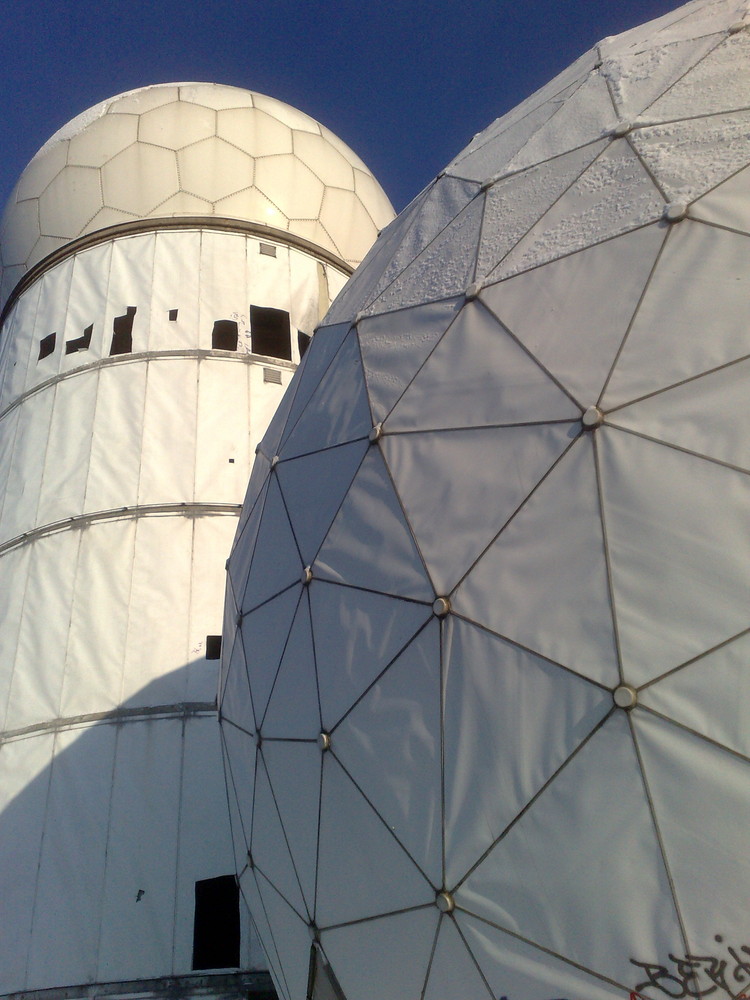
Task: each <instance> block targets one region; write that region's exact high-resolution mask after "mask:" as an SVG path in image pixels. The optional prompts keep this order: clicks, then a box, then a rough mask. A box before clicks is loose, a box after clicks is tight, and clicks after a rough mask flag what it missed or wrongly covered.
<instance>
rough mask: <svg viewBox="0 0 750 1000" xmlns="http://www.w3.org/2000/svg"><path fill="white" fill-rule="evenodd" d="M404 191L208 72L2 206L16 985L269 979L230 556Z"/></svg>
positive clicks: (113, 112)
mask: <svg viewBox="0 0 750 1000" xmlns="http://www.w3.org/2000/svg"><path fill="white" fill-rule="evenodd" d="M392 214H393V213H392V210H391V207H390V205H389V203H388V200H387V198H386V197H385V195H384V194H383V192H382V190H381V189H380V187H379V186H378V184H377V182H376V181H375V180H374V178H373V177H372V175H371V174H370V172H369V171H368V170H367V168H366V167H365V166H364V164H363V163H362V162H361V161H360V160H359V159H358V158H357V157H356V156H355V155H354V154H353V153H352V152H351V150H349V149H348V148H347V147H346V146H345V145H344V144H343V143H341V142H340V140H338V139H337V138H336V137H335V136H334V135H333V134H332V133H330V132H329V131H328V130H327V129H325V128H324V127H323V126H321V125H319V124H318V123H317V122H315V121H313V120H312V119H311V118H309V117H308V116H307V115H304V114H302V113H301V112H299V111H297V110H295V109H293V108H291V107H289V106H287V105H285V104H282V103H280V102H279V101H276V100H273V99H272V98H269V97H265V96H262V95H258V94H254V93H250V92H248V91H244V90H238V89H236V88H233V87H226V86H217V85H209V84H173V85H160V86H155V87H147V88H144V89H142V90H137V91H133V92H131V93H128V94H123V95H121V96H119V97H115V98H113V99H111V100H109V101H106V102H104V103H103V104H100V105H98V106H97V107H95V108H92V109H91V110H89V111H87V112H85V113H84V114H83V115H81V116H79V117H78V118H76V119H74V121H72V122H71V123H70V124H69V125H67V126H65V127H64V128H63V129H61V130H60V132H58V133H57V134H56V135H55V136H53V138H52V139H51V140H50V141H49V142H48V143H47V144H46V145H45V146H44V147H43V148H42V149H41V150H40V152H39V153H38V154H37V155H36V156H35V157H34V159H33V160H32V161H31V163H30V164H29V166H28V167H27V168H26V170H25V171H24V172H23V174H22V175H21V178H20V180H19V182H18V185H17V187H16V189H15V191H14V192H13V195H12V197H11V199H10V202H9V205H8V207H7V210H6V213H5V216H4V219H3V223H2V231H1V232H0V259H1V262H2V306H3V313H2V321H1V335H0V712H2V720H1V721H0V730H1V732H0V852H1V853H2V858H3V865H2V868H0V995H7V994H11V993H12V994H14V995H19V994H31V993H35V992H37V991H40V990H53V991H55V992H57V991H58V990H60V991H61V990H63V989H64V990H65V996H66V997H75V996H89V995H94V994H96V995H97V996H101V995H118V996H120V995H122V996H124V995H128V994H132V993H134V992H137V993H138V994H139V995H141V996H162V995H165V994H166V993H167V992H168V993H169V995H170V996H172V997H173V996H177V995H179V996H191V995H195V994H200V995H208V996H212V995H217V994H219V993H221V994H222V995H240V993H242V994H243V995H247V994H248V991H249V992H250V993H251V994H253V993H254V994H256V995H258V996H260V995H262V991H263V989H270V986H267V980H266V979H265V978H264V976H263V975H261V974H260V973H255V974H254V973H252V971H251V970H258V969H262V968H263V967H264V960H263V956H262V954H261V952H260V950H259V948H258V946H257V944H256V943H255V941H254V938H253V936H252V934H251V931H250V927H249V921H247V920H246V919H245V918H244V917H242V918H241V917H240V912H239V900H238V896H237V890H236V884H235V880H234V876H233V875H232V873H233V872H234V859H233V854H232V846H231V837H230V831H229V820H228V813H227V805H226V798H225V792H224V782H223V775H222V763H221V754H220V748H219V738H218V727H217V725H216V710H215V695H216V683H217V677H216V667H217V664H218V659H219V656H220V647H221V631H222V626H221V614H222V611H221V609H222V602H223V591H224V567H225V560H226V557H227V555H228V552H229V547H230V544H231V540H232V537H233V535H234V532H235V528H236V521H237V517H238V514H239V508H240V504H241V500H242V495H243V492H244V488H245V484H246V482H247V477H248V474H249V469H250V465H251V461H252V458H253V453H254V447H255V444H256V442H257V441H258V440H259V438H260V437H261V435H262V433H263V432H264V430H265V427H266V425H267V422H268V420H269V418H270V416H271V414H272V413H273V412H274V410H275V408H276V406H277V404H278V402H279V400H280V399H281V396H282V394H283V391H284V388H285V386H286V384H287V383H288V381H289V379H290V377H291V374H292V371H293V370H294V368H295V367H296V364H297V363H298V361H299V359H300V355H301V354H303V353H304V350H305V347H306V344H307V342H308V339H309V335H310V334H311V333H312V330H313V327H314V326H315V324H316V323H317V321H318V319H319V318H320V317H321V316H322V314H323V313H324V312H325V310H326V309H327V307H328V305H329V303H330V300H331V298H332V297H333V296H334V295H335V294H336V293H337V291H338V290H339V288H340V287H341V286H342V285H343V283H344V281H345V279H346V277H347V276H348V274H349V273H350V272H351V270H352V267H353V265H355V264H356V263H357V262H358V261H359V260H360V259H361V258H362V256H363V255H364V252H365V251H366V250H367V248H368V247H369V245H370V244H371V243H372V241H373V240H374V238H375V236H376V235H377V232H378V230H379V228H380V227H381V226H382V225H383V224H385V223H386V222H387V221H389V220H390V219H391V218H392ZM238 970H239V971H238ZM53 995H54V994H53Z"/></svg>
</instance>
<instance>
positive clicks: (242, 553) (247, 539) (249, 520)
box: [229, 477, 270, 606]
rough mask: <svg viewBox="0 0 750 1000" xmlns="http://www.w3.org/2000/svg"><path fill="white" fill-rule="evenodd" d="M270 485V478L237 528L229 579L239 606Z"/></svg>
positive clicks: (265, 481)
mask: <svg viewBox="0 0 750 1000" xmlns="http://www.w3.org/2000/svg"><path fill="white" fill-rule="evenodd" d="M269 484H270V478H268V477H266V479H265V480H264V482H263V485H262V486H261V488H260V490H259V492H258V496H257V497H256V498H255V500H254V501H253V502H252V504H251V505H250V506H249V507H248V506H246V505H245V506H243V508H242V512H241V514H240V522H239V524H238V526H237V534H236V535H235V538H234V543H233V545H232V552H231V555H230V558H229V579H230V580H231V582H232V591H233V593H234V598H235V601H236V602H237V604H238V606H239V605H240V604H241V603H242V593H243V591H244V589H245V583H246V582H247V574H248V573H249V572H250V564H251V562H252V559H253V555H254V553H255V546H256V544H257V541H258V531H259V530H260V522H261V518H262V516H263V509H264V507H265V503H266V496H267V493H268V486H269Z"/></svg>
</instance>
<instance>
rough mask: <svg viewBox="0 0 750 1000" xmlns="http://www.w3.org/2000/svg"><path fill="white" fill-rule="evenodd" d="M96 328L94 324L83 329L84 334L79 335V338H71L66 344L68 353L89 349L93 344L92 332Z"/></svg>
mask: <svg viewBox="0 0 750 1000" xmlns="http://www.w3.org/2000/svg"><path fill="white" fill-rule="evenodd" d="M93 330H94V324H93V323H92V324H91V326H87V327H86V329H85V330H84V331H83V336H81V337H78V338H77V340H69V341H68V342H67V344H66V345H65V353H66V354H76V352H78V351H87V350H88V349H89V347H90V345H91V334H92V333H93Z"/></svg>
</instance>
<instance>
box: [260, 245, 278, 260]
mask: <svg viewBox="0 0 750 1000" xmlns="http://www.w3.org/2000/svg"><path fill="white" fill-rule="evenodd" d="M260 252H261V253H262V254H264V255H265V256H266V257H275V256H276V247H275V246H274V245H273V243H261V245H260Z"/></svg>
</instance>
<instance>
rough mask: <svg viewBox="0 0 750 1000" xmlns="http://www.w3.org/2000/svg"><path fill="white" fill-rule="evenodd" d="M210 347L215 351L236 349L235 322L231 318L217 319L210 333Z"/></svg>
mask: <svg viewBox="0 0 750 1000" xmlns="http://www.w3.org/2000/svg"><path fill="white" fill-rule="evenodd" d="M211 347H213V349H214V350H215V351H236V350H237V324H236V323H235V321H234V320H233V319H217V320H216V322H215V323H214V329H213V333H212V334H211Z"/></svg>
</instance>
